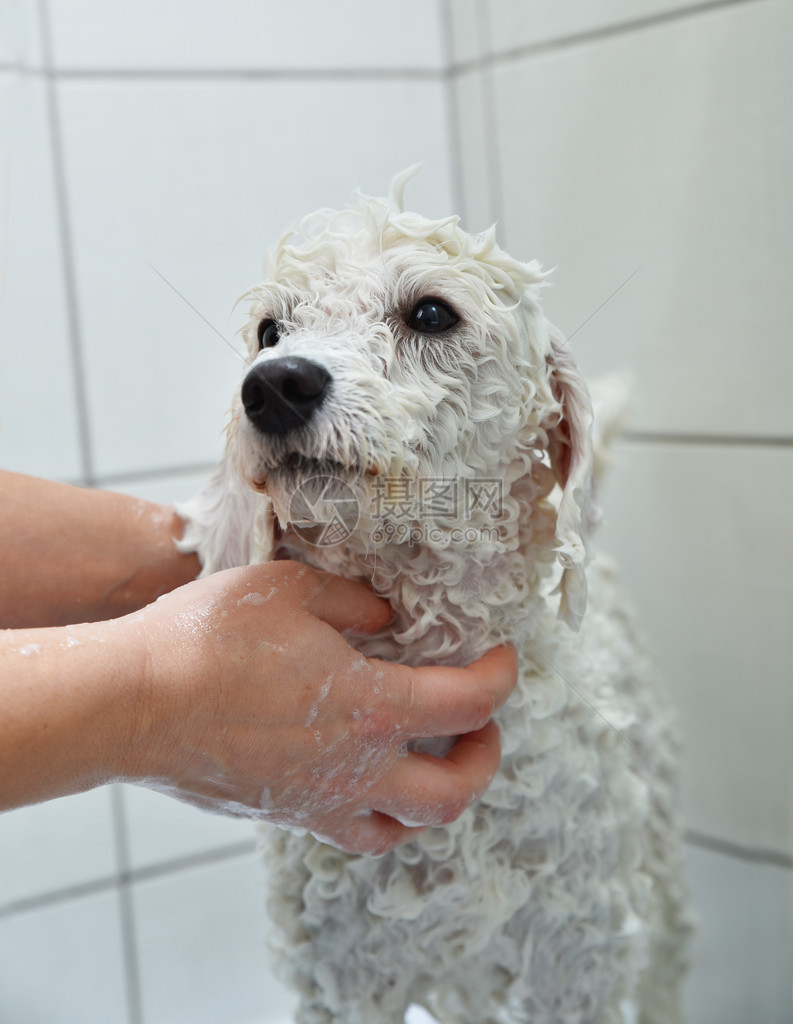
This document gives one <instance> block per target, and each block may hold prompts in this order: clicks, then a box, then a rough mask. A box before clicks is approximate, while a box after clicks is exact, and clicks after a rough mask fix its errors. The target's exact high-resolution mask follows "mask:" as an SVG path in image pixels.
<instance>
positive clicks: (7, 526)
mask: <svg viewBox="0 0 793 1024" xmlns="http://www.w3.org/2000/svg"><path fill="white" fill-rule="evenodd" d="M0 508H2V516H0V551H2V552H3V565H2V572H0V625H3V626H7V627H26V626H48V625H64V624H67V623H72V622H93V621H97V620H100V619H107V618H113V617H116V616H119V615H123V614H125V613H127V612H129V611H133V610H135V609H137V608H141V607H143V606H144V605H146V604H148V603H149V602H150V601H153V600H154V599H155V598H157V597H159V595H160V594H163V593H166V592H167V591H169V590H172V589H173V588H174V587H177V586H180V585H181V584H182V583H186V582H187V581H188V580H191V579H194V578H195V576H196V575H197V574H198V572H199V569H200V566H199V563H198V560H197V558H196V556H195V555H185V554H182V553H180V552H179V551H177V549H176V546H175V545H174V539H175V538H177V537H179V536H181V532H182V528H183V524H182V522H181V520H180V519H179V518H178V516H177V515H176V513H175V512H174V511H173V509H171V508H169V507H167V506H164V505H157V504H153V503H151V502H146V501H141V500H139V499H136V498H132V497H129V496H127V495H123V494H115V493H112V492H110V491H95V490H89V489H87V488H82V487H72V486H70V485H68V484H60V483H53V482H51V481H47V480H39V479H36V478H34V477H27V476H22V475H20V474H17V473H7V472H0Z"/></svg>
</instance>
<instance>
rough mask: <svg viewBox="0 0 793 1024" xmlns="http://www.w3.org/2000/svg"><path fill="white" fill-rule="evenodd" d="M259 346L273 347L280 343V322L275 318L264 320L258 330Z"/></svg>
mask: <svg viewBox="0 0 793 1024" xmlns="http://www.w3.org/2000/svg"><path fill="white" fill-rule="evenodd" d="M257 337H258V338H259V348H260V349H262V348H272V347H273V345H277V344H278V324H277V323H276V322H275V320H262V322H261V323H260V324H259V328H258V331H257Z"/></svg>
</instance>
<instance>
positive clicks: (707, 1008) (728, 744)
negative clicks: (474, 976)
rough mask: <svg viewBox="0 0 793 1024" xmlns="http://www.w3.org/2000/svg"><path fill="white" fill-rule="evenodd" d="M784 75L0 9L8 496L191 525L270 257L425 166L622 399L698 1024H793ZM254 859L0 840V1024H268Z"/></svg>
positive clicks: (139, 805)
mask: <svg viewBox="0 0 793 1024" xmlns="http://www.w3.org/2000/svg"><path fill="white" fill-rule="evenodd" d="M792 52H793V5H791V3H790V2H789V0H742V2H735V0H722V2H709V3H701V4H693V3H684V2H682V0H678V2H675V0H640V2H637V0H634V2H629V0H565V2H564V3H560V2H558V0H557V2H554V0H484V2H481V3H479V2H477V0H448V3H445V2H443V0H400V2H399V3H396V2H392V3H384V2H372V0H336V2H333V3H329V2H322V0H291V2H290V3H288V4H287V3H284V2H276V0H258V2H254V0H223V2H221V0H200V2H192V3H190V2H188V0H171V2H168V3H161V2H159V3H155V2H154V0H139V2H137V3H135V4H122V3H120V2H119V0H41V2H40V3H36V2H34V0H0V300H1V301H0V359H1V360H2V362H0V465H2V466H3V467H4V468H9V469H17V470H20V471H23V472H29V473H35V474H40V475H45V476H50V477H54V478H59V479H63V480H68V481H72V482H76V483H84V484H89V485H99V486H104V487H110V488H118V489H121V490H125V491H129V492H131V493H135V494H138V495H140V496H142V497H147V498H153V499H155V500H163V501H172V500H175V499H180V498H184V497H187V496H188V495H189V494H190V493H191V492H192V491H193V490H194V489H195V488H196V487H197V485H198V484H199V483H200V481H201V480H202V479H203V477H204V475H205V474H206V472H207V471H208V469H209V467H210V466H211V465H212V463H213V462H214V460H215V459H216V458H217V456H218V454H219V452H220V450H221V440H222V428H223V425H224V416H225V412H226V409H227V407H228V403H229V399H230V395H231V392H232V389H233V388H234V387H235V385H236V382H237V381H238V379H239V377H240V370H241V363H240V360H239V358H238V356H236V355H235V354H234V351H233V350H232V349H233V348H234V347H235V346H237V347H238V340H237V338H236V336H235V333H234V332H235V330H236V328H237V327H238V326H239V322H240V317H239V313H235V312H234V310H233V306H234V302H235V300H236V298H237V297H238V296H239V294H240V293H241V292H243V291H244V290H245V288H246V287H247V286H249V285H250V284H252V283H254V282H255V281H256V280H257V277H258V275H259V265H260V260H261V256H262V253H263V251H264V249H265V247H266V246H267V244H268V243H269V242H270V241H272V240H273V238H274V236H275V235H276V234H277V233H278V232H279V231H280V230H281V229H282V228H283V227H284V226H286V225H288V224H289V223H290V222H292V221H294V220H295V218H297V217H298V216H299V215H301V214H303V213H306V212H309V211H310V210H311V209H313V208H315V207H317V206H320V205H344V204H346V202H347V200H348V199H349V197H350V196H351V194H352V191H353V189H354V188H355V187H356V186H361V187H362V188H363V189H364V190H365V191H368V192H370V193H373V194H381V193H384V192H385V191H386V190H387V188H388V184H389V181H390V179H391V177H392V175H393V174H394V173H395V172H397V171H398V170H400V169H402V168H404V167H406V166H408V165H410V164H412V163H414V162H416V161H418V160H422V161H423V162H424V168H423V171H422V173H421V175H420V176H419V177H418V178H417V179H416V180H415V181H414V182H413V183H412V184H411V186H410V190H409V194H408V198H409V205H411V206H413V207H414V208H416V209H418V210H419V211H420V212H422V213H425V214H427V215H431V216H436V215H442V214H446V213H451V212H454V211H458V212H460V213H462V215H463V217H464V221H465V223H466V225H467V226H468V227H469V228H470V229H472V230H479V229H481V228H483V227H485V226H487V225H488V224H489V223H491V222H493V221H496V220H497V221H498V223H499V235H500V239H501V241H502V242H503V243H504V244H505V245H506V246H507V248H509V249H510V250H511V251H512V252H513V253H514V254H515V255H516V256H519V257H522V258H526V259H529V258H534V257H537V258H539V259H541V260H542V261H543V263H545V265H546V266H549V267H551V266H554V267H556V268H557V269H556V272H555V274H554V283H555V287H554V288H553V289H552V290H550V291H549V292H548V294H547V308H548V311H549V313H550V314H551V316H552V318H553V319H554V320H555V321H556V322H557V323H558V324H559V326H560V327H561V328H562V329H563V330H565V331H567V332H568V333H570V334H575V337H574V339H573V342H572V344H573V347H574V350H575V352H576V354H577V356H578V358H579V361H580V363H581V365H582V367H583V368H584V369H585V370H586V371H587V372H588V373H590V374H592V375H595V374H597V373H599V372H602V371H605V370H611V369H620V368H627V369H629V370H630V371H631V372H632V374H633V379H634V384H635V399H634V408H633V418H632V424H631V430H630V433H629V434H628V435H627V436H626V437H625V438H624V439H623V440H622V441H621V442H620V443H619V445H618V450H617V461H616V465H615V467H614V469H613V470H612V475H611V478H610V481H609V485H608V488H607V492H606V510H607V523H606V527H605V538H604V539H605V542H606V544H607V546H608V547H609V548H610V549H611V550H612V551H613V552H614V553H616V554H617V555H618V557H619V559H620V561H621V562H622V565H623V568H624V572H625V575H626V577H627V579H628V581H629V584H630V586H631V588H632V590H633V592H634V594H635V597H636V600H637V603H638V604H639V607H640V610H641V611H642V613H643V617H644V620H645V622H646V625H647V627H648V630H649V632H650V634H651V636H652V637H653V639H654V642H655V644H656V647H657V649H658V651H659V654H660V658H661V661H662V664H663V667H664V671H665V674H666V676H667V678H668V680H669V685H670V688H671V691H672V693H673V697H674V699H675V700H676V701H677V703H678V704H679V706H680V708H681V710H682V717H683V722H684V726H685V731H686V737H687V755H686V771H685V810H686V822H687V827H688V838H689V842H688V850H689V862H690V873H691V878H692V881H693V884H694V891H695V896H696V899H697V904H698V911H699V915H700V919H701V931H700V936H699V939H698V942H697V946H696V950H695V963H694V969H693V973H692V978H691V981H690V984H689V986H688V1005H689V1011H690V1018H691V1020H692V1021H694V1022H698V1024H747V1022H749V1021H752V1022H754V1021H758V1022H760V1021H762V1022H768V1024H781V1022H790V1021H791V1019H793V1012H791V999H790V996H791V979H792V978H793V939H792V938H791V909H792V905H791V898H790V872H791V863H792V861H791V827H790V825H791V817H790V808H791V778H792V776H791V765H792V763H793V754H792V752H793V743H791V734H792V733H793V728H792V726H793V641H792V639H791V637H792V636H793V629H791V620H792V619H793V514H792V513H791V509H792V508H793V402H791V400H790V398H791V381H792V380H793V372H792V371H793V344H791V341H792V340H793V339H791V329H790V312H789V304H790V291H791V280H792V279H793V260H791V249H792V248H793V242H792V240H793V211H792V209H791V205H792V198H791V197H792V196H793V190H791V187H790V180H791V173H792V172H793V160H792V159H791V157H792V156H793V119H792V118H791V116H790V111H791V109H792V108H793V61H791V53H792ZM607 300H608V301H607ZM604 303H605V305H604ZM593 314H594V315H593ZM590 318H591V319H590ZM254 842H255V839H254V833H253V831H252V829H251V827H250V826H248V825H247V824H240V823H237V822H233V821H226V820H224V819H219V818H213V817H210V816H207V815H202V814H201V813H200V812H198V811H194V810H192V809H190V808H187V807H183V806H181V805H179V804H176V803H174V802H172V801H169V800H167V799H166V798H164V797H159V796H155V795H153V794H151V793H148V792H146V791H143V790H139V789H135V788H123V787H114V788H111V789H105V790H99V791H95V792H92V793H88V794H85V795H82V796H79V797H74V798H70V799H67V800H60V801H56V802H54V803H51V804H47V805H42V806H38V807H33V808H27V809H24V810H21V811H17V812H13V813H11V814H7V815H5V816H3V817H2V818H1V819H0V1021H3V1022H5V1021H9V1022H13V1024H39V1022H50V1021H52V1022H57V1024H71V1022H75V1024H92V1022H97V1024H99V1022H101V1024H108V1022H119V1024H181V1022H185V1024H188V1022H189V1024H241V1022H253V1021H257V1022H261V1024H266V1022H275V1021H278V1020H279V1019H282V1018H284V1016H285V1015H286V1014H287V1013H288V1007H289V999H288V996H287V995H286V994H285V993H284V992H283V991H282V990H281V989H280V988H279V987H278V985H277V983H276V982H275V981H274V980H273V978H272V977H271V976H270V975H269V974H268V971H267V954H266V952H265V948H264V938H265V935H266V927H267V925H266V917H265V914H264V910H263V902H264V899H263V887H262V881H261V874H260V870H259V867H258V864H257V858H256V855H255V853H254Z"/></svg>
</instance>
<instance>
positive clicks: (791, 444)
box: [617, 430, 793, 448]
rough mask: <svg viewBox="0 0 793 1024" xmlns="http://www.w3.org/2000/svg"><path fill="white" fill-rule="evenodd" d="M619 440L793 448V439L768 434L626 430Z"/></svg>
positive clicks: (736, 446)
mask: <svg viewBox="0 0 793 1024" xmlns="http://www.w3.org/2000/svg"><path fill="white" fill-rule="evenodd" d="M617 440H621V441H629V442H631V443H644V442H647V443H648V444H679V445H708V446H716V447H733V448H740V447H750V448H793V437H784V436H782V435H778V436H777V435H773V434H768V435H765V436H763V435H762V434H758V435H752V434H704V433H703V434H698V433H695V432H691V433H688V432H682V431H681V432H680V433H676V432H673V431H663V430H626V431H625V432H624V433H622V434H619V435H618V437H617Z"/></svg>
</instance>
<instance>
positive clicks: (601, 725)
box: [182, 179, 688, 1024]
mask: <svg viewBox="0 0 793 1024" xmlns="http://www.w3.org/2000/svg"><path fill="white" fill-rule="evenodd" d="M403 184H404V179H403V180H401V181H399V182H398V183H397V187H396V190H395V198H394V199H393V200H392V202H390V203H387V202H385V201H378V200H371V199H367V198H365V197H363V198H361V199H360V201H359V203H358V206H357V208H356V209H354V210H350V211H345V212H342V213H338V214H334V213H331V212H328V211H325V212H323V213H321V214H318V215H316V216H315V217H314V218H312V219H311V220H310V221H307V222H306V223H304V225H303V228H302V230H303V235H302V237H296V236H291V237H288V238H287V239H285V240H283V241H282V242H281V243H280V244H279V246H277V247H276V249H275V250H274V252H273V254H272V257H271V259H270V261H269V265H268V268H267V274H268V281H267V282H265V284H263V285H262V286H260V287H258V288H256V289H254V290H253V292H252V293H251V294H252V296H253V300H254V310H253V317H252V321H251V326H250V328H249V330H248V341H249V346H250V350H251V356H252V357H253V363H252V366H253V369H252V370H251V371H250V372H249V374H248V377H247V378H246V382H245V385H244V386H243V390H242V395H241V398H240V399H239V400H238V401H237V402H236V403H235V408H234V412H233V417H232V424H231V428H230V440H229V453H228V457H227V459H226V461H225V462H224V464H223V465H222V466H221V467H220V468H219V470H218V473H217V474H216V476H215V478H214V479H213V481H211V483H210V485H209V486H208V487H207V488H206V489H205V491H204V492H202V493H201V494H200V495H199V496H198V497H197V498H196V499H194V501H193V502H192V503H190V504H189V505H188V506H185V507H184V509H183V510H182V511H183V514H185V516H186V517H187V518H188V520H189V524H190V525H189V527H188V530H187V533H186V536H185V541H184V546H185V547H187V548H195V549H197V550H198V551H199V553H200V555H201V557H202V562H203V565H204V571H205V572H211V571H215V570H217V569H221V568H225V567H228V566H231V565H239V564H245V563H248V562H254V561H265V560H267V559H269V558H271V557H276V556H277V557H290V558H295V559H298V560H302V561H306V562H309V563H311V564H313V565H315V566H318V567H319V568H322V569H327V570H329V571H331V572H335V573H339V574H341V575H344V576H348V577H355V578H361V579H366V580H370V581H371V582H372V583H373V585H374V587H375V589H376V590H377V591H378V592H379V593H381V594H383V595H384V596H385V597H387V598H388V600H389V601H390V603H391V606H392V608H393V609H394V612H395V619H394V621H393V623H392V624H391V625H390V626H389V627H388V628H387V630H384V631H382V632H381V633H380V634H378V635H375V636H373V637H368V638H366V639H362V640H360V641H356V646H358V647H359V649H360V650H361V651H362V652H363V653H364V654H366V655H368V656H372V655H376V656H378V657H385V658H388V659H390V660H396V661H402V662H407V663H410V664H423V663H428V662H429V663H441V664H454V665H459V664H467V663H468V662H470V661H471V660H473V659H474V658H476V657H478V656H479V655H481V654H482V653H484V651H485V650H487V649H488V648H489V647H492V646H494V645H495V644H498V643H500V642H503V641H509V642H512V643H513V644H515V646H516V647H517V649H518V652H519V661H520V681H519V684H518V687H517V689H516V691H515V693H514V695H513V696H512V698H511V699H510V701H509V702H508V704H507V705H506V706H505V708H503V709H502V710H501V712H500V713H499V714H498V721H499V724H500V726H501V732H502V764H501V770H500V772H499V774H498V776H497V777H496V779H495V780H494V782H493V784H492V785H491V787H490V789H489V790H488V791H487V792H486V793H485V794H484V796H482V797H481V798H480V799H479V801H478V802H477V803H476V804H474V805H473V806H471V807H470V808H468V810H466V811H465V812H464V813H463V814H462V816H461V817H460V818H459V819H458V820H457V821H455V822H454V823H452V824H449V825H444V826H440V827H436V828H431V829H429V830H427V831H426V832H424V833H422V834H421V836H420V837H419V838H418V839H417V840H416V841H414V842H411V843H409V844H407V845H406V846H403V847H400V848H398V849H397V850H395V851H393V852H392V853H389V854H387V855H385V856H383V857H379V858H366V857H355V856H348V855H346V854H344V853H341V852H339V851H337V850H335V849H332V848H331V847H329V846H327V845H325V844H323V843H322V842H320V841H319V840H317V839H314V838H313V837H311V836H310V835H309V836H299V835H296V834H292V833H287V832H283V831H276V830H273V832H272V834H271V835H270V837H269V863H270V872H271V883H272V892H273V896H272V899H271V904H270V906H271V913H272V916H273V918H274V920H275V921H276V923H277V924H278V925H279V926H280V928H281V932H282V947H283V949H284V952H285V954H286V957H287V959H288V961H289V962H290V963H291V965H292V976H293V979H294V981H295V983H296V984H297V986H298V988H299V990H300V992H301V996H302V1001H301V1009H300V1017H299V1019H300V1021H301V1022H302V1024H330V1022H344V1024H397V1022H401V1021H402V1020H403V1017H404V1013H405V1010H406V1007H407V1006H408V1005H409V1004H410V1003H419V1004H422V1005H424V1006H425V1007H427V1008H428V1009H429V1010H431V1011H432V1012H433V1013H434V1014H435V1015H436V1016H437V1017H438V1018H439V1020H441V1021H442V1022H443V1024H452V1022H460V1024H463V1022H464V1024H497V1022H501V1024H524V1022H525V1024H528V1022H531V1024H540V1022H542V1024H562V1022H565V1024H586V1022H591V1024H594V1022H598V1024H606V1022H608V1024H623V1021H625V1020H626V1019H631V1014H634V1016H636V1015H638V1016H636V1019H639V1020H641V1021H642V1022H645V1024H650V1022H653V1024H671V1022H673V1021H677V1020H679V1009H678V991H677V990H678V987H679V980H680V976H681V974H682V971H683V964H684V945H685V936H686V933H687V931H688V922H687V915H686V909H685V887H684V885H683V882H682V873H681V861H682V855H681V844H680V835H679V829H678V824H677V820H676V809H675V799H676V794H675V787H676V781H675V780H676V759H677V749H676V742H675V736H674V728H673V725H672V719H671V716H670V714H669V713H668V711H667V709H666V706H665V704H664V701H663V698H662V696H661V695H659V694H658V693H657V691H656V688H655V682H654V676H653V668H652V664H651V660H650V659H649V657H648V655H647V654H646V653H645V650H644V647H643V645H642V642H641V640H640V639H639V637H638V635H637V630H636V627H635V624H634V622H633V619H632V616H631V613H630V611H629V610H628V606H627V604H626V601H625V599H624V597H623V596H622V593H621V591H620V587H619V583H618V581H617V578H616V572H615V570H614V568H613V566H611V565H610V564H608V563H606V562H605V561H601V560H598V559H595V560H594V561H592V562H591V564H589V566H588V568H587V567H586V564H585V563H586V561H587V558H588V555H587V541H588V534H589V533H590V532H591V528H592V526H593V523H594V520H595V513H594V502H593V493H592V450H591V441H590V437H589V425H590V424H589V421H590V418H591V416H590V404H589V398H588V395H587V392H586V388H585V387H584V385H583V382H582V381H581V379H580V377H579V376H578V374H577V372H576V370H575V367H574V365H573V362H572V359H571V357H570V355H569V353H568V352H567V349H566V347H565V344H564V342H563V340H562V339H561V337H560V336H559V335H558V334H557V333H556V332H555V331H554V330H553V328H552V327H551V326H550V325H549V324H548V323H547V321H546V320H545V318H544V317H543V316H542V313H541V312H540V309H539V306H538V304H537V293H538V290H539V286H540V283H541V280H542V275H541V274H540V272H539V268H538V267H537V266H536V265H535V264H528V265H526V264H520V263H518V262H517V261H515V260H512V259H511V258H510V257H508V256H507V255H506V254H504V253H503V252H501V251H500V250H499V249H498V248H497V247H496V246H495V243H494V241H493V237H492V234H485V235H482V236H477V237H471V236H468V235H465V234H464V233H463V232H462V231H461V230H460V228H459V227H458V224H457V221H456V220H455V219H448V220H446V221H440V222H431V221H427V220H425V219H423V218H420V217H417V216H414V215H408V214H404V213H401V212H399V209H398V206H399V205H400V204H401V187H402V185H403ZM257 336H258V343H257ZM284 368H286V370H285V369H284ZM318 368H319V369H318ZM287 370H288V371H289V373H291V374H292V377H291V378H290V383H289V389H291V390H288V391H287V385H286V384H284V379H285V377H284V374H285V373H286V371H287ZM295 375H297V376H295ZM295 381H296V382H297V383H296V384H295ZM295 387H296V388H297V390H296V391H295V390H294V388H295ZM273 389H275V390H277V391H278V392H279V394H278V396H277V408H275V409H274V408H273V405H272V403H271V400H270V392H271V391H273ZM329 481H331V482H332V481H335V483H334V484H333V486H330V485H329V483H328V482H329ZM426 481H430V482H432V483H433V486H432V487H428V486H427V484H426ZM329 487H330V489H329ZM334 488H335V490H334ZM298 492H300V493H302V495H303V502H302V505H301V508H302V510H303V511H302V513H301V514H297V513H296V511H295V496H296V494H298ZM419 492H422V493H419ZM340 494H342V496H343V497H344V499H345V503H344V504H342V505H340V504H339V495H340ZM422 494H423V497H422ZM271 502H272V505H271ZM273 508H274V511H275V516H276V517H277V529H276V530H275V532H274V531H273V514H272V509H273ZM339 508H341V510H342V511H341V522H340V523H337V524H336V525H337V527H341V529H340V530H338V529H337V532H336V534H334V537H333V540H334V542H333V543H331V542H329V541H328V540H327V534H326V535H325V538H326V539H325V542H323V541H322V539H321V538H320V537H319V535H318V532H317V529H315V528H314V526H312V523H311V522H310V521H309V518H310V517H307V516H306V514H305V513H306V509H308V510H309V511H310V512H311V515H313V517H314V523H315V524H316V523H320V524H321V523H327V522H328V521H329V519H330V518H331V517H332V515H333V514H335V513H336V512H338V510H339ZM344 527H346V529H345V528H344ZM587 576H588V583H589V601H588V610H587V612H586V616H585V617H584V610H585V607H586V605H587ZM557 593H559V594H560V595H561V596H560V598H559V601H558V602H557V601H556V599H555V594H557ZM555 604H558V605H559V609H558V612H559V614H557V609H556V608H555V607H554V605H555ZM582 623H583V624H582ZM579 626H581V628H580V630H579V629H578V627H579ZM571 627H572V628H571ZM437 749H438V751H439V752H440V751H441V750H442V748H441V747H438V748H437Z"/></svg>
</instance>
